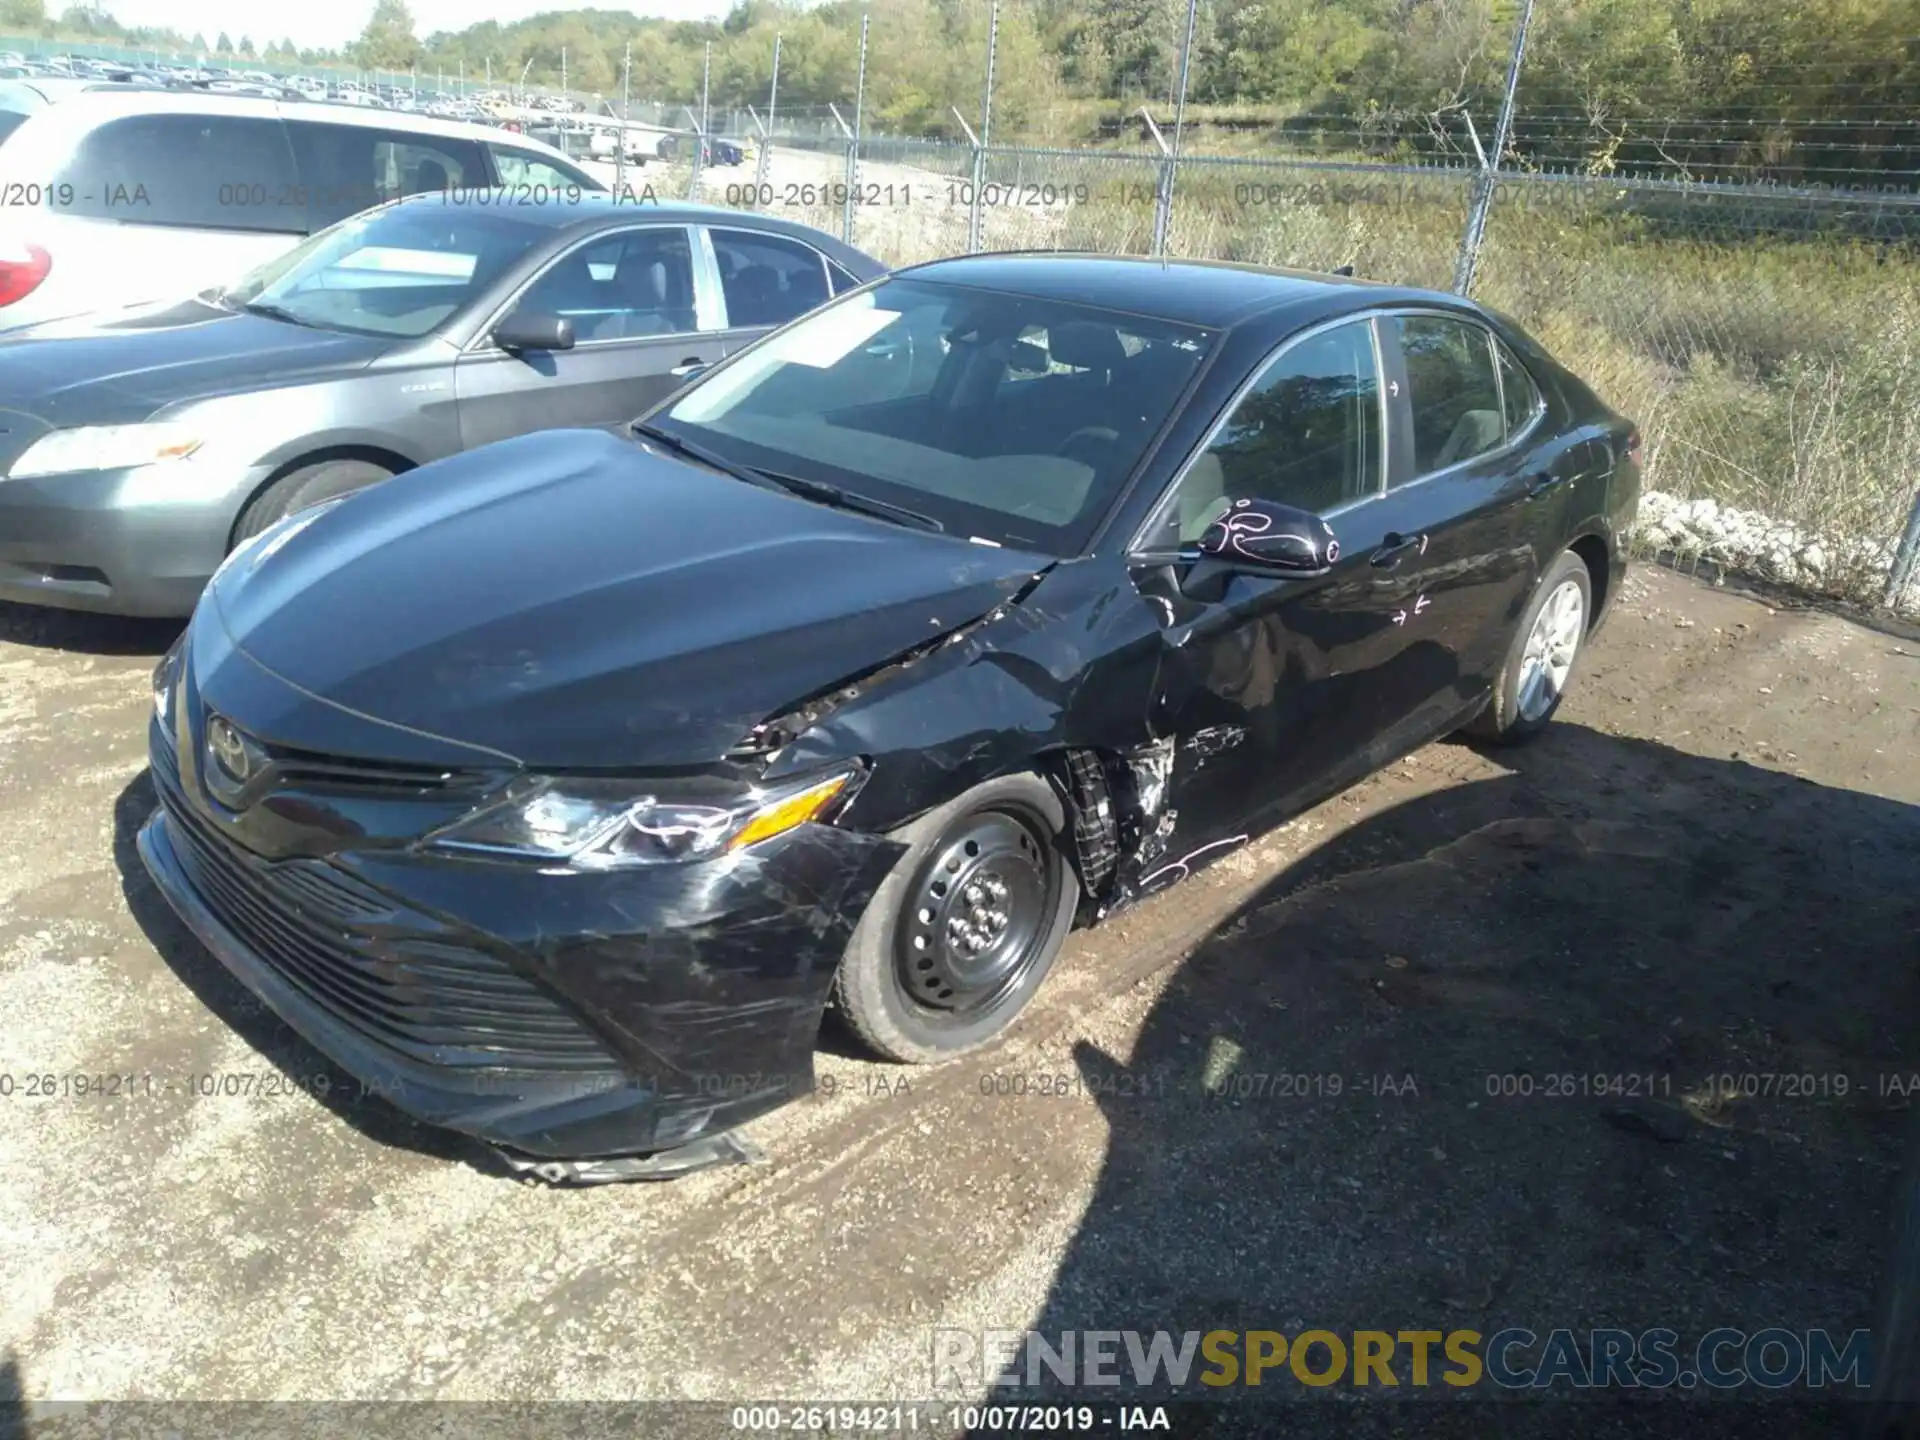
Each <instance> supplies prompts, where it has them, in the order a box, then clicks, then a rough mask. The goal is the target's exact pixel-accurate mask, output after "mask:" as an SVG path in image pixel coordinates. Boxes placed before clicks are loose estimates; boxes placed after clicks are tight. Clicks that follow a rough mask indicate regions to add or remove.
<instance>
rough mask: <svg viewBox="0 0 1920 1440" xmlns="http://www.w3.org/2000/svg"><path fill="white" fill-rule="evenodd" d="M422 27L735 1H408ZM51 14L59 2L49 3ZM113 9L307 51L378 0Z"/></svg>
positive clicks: (352, 29) (354, 28)
mask: <svg viewBox="0 0 1920 1440" xmlns="http://www.w3.org/2000/svg"><path fill="white" fill-rule="evenodd" d="M408 3H409V5H410V7H411V9H412V10H413V19H414V28H415V29H416V30H417V31H418V32H419V33H420V34H421V35H431V34H432V33H433V32H434V31H435V30H461V29H465V28H466V27H467V26H468V25H473V24H477V23H479V22H480V21H482V20H498V21H499V22H500V23H501V24H503V25H504V24H507V23H509V22H511V21H514V20H524V19H525V18H526V17H527V16H529V15H538V14H541V13H542V12H545V11H550V10H568V9H595V10H631V11H633V13H634V14H636V15H657V16H664V17H666V18H667V19H670V20H708V19H714V18H717V17H719V16H721V15H724V14H726V12H727V11H728V9H729V8H731V7H730V4H729V0H636V3H633V4H629V5H617V4H611V3H609V0H579V3H577V4H569V3H567V0H483V3H480V4H475V3H474V0H408ZM47 8H48V9H49V10H57V9H58V8H59V7H58V6H57V5H52V4H49V6H48V7H47ZM105 8H106V9H107V10H108V12H109V13H111V14H112V15H113V16H114V18H115V19H117V20H119V21H120V23H121V24H123V25H171V26H172V27H173V28H174V29H176V30H178V31H180V32H181V33H182V34H183V35H191V34H193V33H194V32H195V31H196V30H198V31H200V32H202V33H204V34H205V35H206V37H207V39H208V41H212V40H213V39H214V37H215V36H216V35H218V34H219V33H220V31H222V30H224V31H226V32H227V34H228V35H230V36H231V37H232V38H233V39H234V40H235V41H238V40H239V39H240V37H241V36H242V35H248V36H251V37H252V38H253V43H254V44H255V45H256V46H264V45H265V44H266V43H267V42H268V41H269V40H291V41H293V43H294V44H296V45H301V46H322V45H324V46H339V45H344V44H345V43H346V42H347V41H349V40H351V39H353V38H354V37H355V36H357V35H358V34H359V33H360V31H361V30H362V29H364V28H365V26H366V23H367V17H368V16H369V15H371V14H372V13H373V0H340V3H336V4H331V5H292V4H279V5H262V4H261V3H260V0H105Z"/></svg>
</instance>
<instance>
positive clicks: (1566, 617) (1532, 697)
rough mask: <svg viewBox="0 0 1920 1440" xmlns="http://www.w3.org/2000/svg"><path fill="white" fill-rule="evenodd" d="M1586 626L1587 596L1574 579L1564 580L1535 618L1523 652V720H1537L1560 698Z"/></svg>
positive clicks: (1521, 686) (1521, 701)
mask: <svg viewBox="0 0 1920 1440" xmlns="http://www.w3.org/2000/svg"><path fill="white" fill-rule="evenodd" d="M1586 626H1587V597H1586V593H1585V592H1584V591H1583V590H1582V589H1581V588H1580V585H1579V584H1578V583H1577V582H1576V581H1574V580H1571V579H1568V580H1563V581H1561V582H1560V584H1559V585H1558V586H1557V587H1556V588H1555V590H1554V592H1553V593H1552V594H1551V595H1549V596H1548V597H1547V603H1546V604H1544V605H1542V606H1541V607H1540V613H1539V614H1538V615H1536V616H1535V617H1534V621H1533V629H1532V630H1530V631H1528V632H1527V645H1526V648H1525V649H1524V650H1522V651H1521V652H1520V685H1519V694H1518V699H1519V711H1520V718H1521V719H1523V720H1528V721H1532V720H1538V719H1539V718H1540V717H1541V716H1542V715H1545V714H1546V713H1547V711H1548V710H1550V709H1552V708H1553V703H1554V701H1556V700H1558V699H1559V698H1560V692H1561V691H1562V690H1564V689H1565V688H1566V684H1567V676H1568V675H1569V674H1571V673H1572V671H1573V657H1574V656H1575V655H1576V654H1577V653H1578V652H1579V649H1580V640H1581V637H1582V636H1583V635H1585V634H1586Z"/></svg>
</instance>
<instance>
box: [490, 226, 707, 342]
mask: <svg viewBox="0 0 1920 1440" xmlns="http://www.w3.org/2000/svg"><path fill="white" fill-rule="evenodd" d="M520 303H521V304H522V305H523V306H525V307H527V308H528V309H530V310H541V311H545V312H546V313H548V314H551V315H564V316H566V317H567V318H569V319H570V320H572V321H573V334H574V342H575V343H576V344H581V345H584V344H586V343H588V342H589V341H593V340H635V339H644V338H645V337H647V336H649V335H679V334H686V333H688V332H690V331H693V330H696V329H698V328H699V321H698V319H697V318H696V315H695V311H694V298H693V246H692V243H691V241H690V239H689V237H688V234H687V232H686V231H685V230H683V229H681V228H680V227H678V226H673V225H662V226H658V227H655V228H653V229H647V230H628V231H623V232H621V233H619V234H615V235H609V236H607V237H606V238H605V239H603V240H598V241H595V242H593V243H591V244H588V245H585V246H582V247H581V248H580V249H578V250H575V251H572V252H571V253H569V254H566V255H562V256H561V257H560V258H559V259H558V260H556V261H554V262H553V264H552V265H551V266H550V267H548V269H547V272H546V273H545V274H544V275H542V276H541V277H540V278H539V279H538V280H536V281H534V282H533V284H532V285H531V286H530V287H529V288H528V290H527V292H526V294H525V296H524V297H522V299H521V301H520Z"/></svg>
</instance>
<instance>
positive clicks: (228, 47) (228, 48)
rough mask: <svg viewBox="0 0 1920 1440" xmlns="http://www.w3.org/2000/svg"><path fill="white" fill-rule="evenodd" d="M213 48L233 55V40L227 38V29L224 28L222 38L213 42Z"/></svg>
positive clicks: (221, 33) (220, 52)
mask: <svg viewBox="0 0 1920 1440" xmlns="http://www.w3.org/2000/svg"><path fill="white" fill-rule="evenodd" d="M213 48H214V50H215V51H216V52H217V53H219V54H221V55H231V54H232V53H233V41H231V40H229V39H228V38H227V32H226V31H224V30H222V31H221V32H220V38H219V39H218V40H216V41H214V42H213Z"/></svg>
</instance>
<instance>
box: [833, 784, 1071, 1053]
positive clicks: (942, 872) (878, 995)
mask: <svg viewBox="0 0 1920 1440" xmlns="http://www.w3.org/2000/svg"><path fill="white" fill-rule="evenodd" d="M1066 828H1067V826H1066V814H1065V811H1064V810H1063V808H1062V806H1061V803H1060V798H1059V796H1058V795H1056V794H1055V793H1054V790H1053V788H1052V787H1051V786H1049V785H1048V784H1047V783H1046V781H1044V780H1042V779H1041V778H1040V777H1039V776H1038V775H1033V774H1021V775H1008V776H1003V777H1001V778H1000V779H997V780H989V781H987V782H986V783H985V784H984V785H977V786H975V787H974V788H973V789H971V790H969V791H967V792H966V793H965V794H964V795H961V796H959V797H958V798H956V799H954V800H951V801H949V802H948V803H947V804H945V805H942V806H940V807H939V808H938V809H937V810H933V811H931V812H930V813H928V814H926V815H923V816H922V817H921V818H920V819H918V820H916V821H915V822H914V823H913V824H911V825H909V826H907V827H905V828H904V829H902V830H901V831H899V832H897V833H896V835H895V836H894V838H895V839H897V840H901V841H904V842H905V843H906V844H907V846H908V849H907V853H906V854H905V855H903V856H901V858H900V862H899V863H898V864H897V865H895V866H894V868H893V871H892V873H890V874H889V875H888V876H887V878H886V879H885V880H884V881H882V882H881V885H880V888H879V889H878V890H877V891H875V892H874V896H873V900H872V902H871V903H870V904H869V905H868V906H867V910H866V914H865V915H863V916H862V917H861V920H860V924H859V925H858V926H857V927H856V928H855V929H854V932H853V938H852V940H851V941H850V942H849V943H848V945H847V953H846V955H845V956H844V957H843V958H842V959H841V961H840V970H839V973H838V974H837V975H836V976H835V977H834V988H833V998H834V1003H835V1005H836V1006H837V1007H838V1009H839V1011H840V1013H841V1014H842V1015H843V1016H844V1017H845V1018H846V1021H847V1024H848V1025H849V1026H850V1027H851V1028H852V1030H853V1032H854V1034H855V1035H857V1036H859V1038H860V1040H861V1041H862V1042H863V1043H864V1044H865V1045H866V1046H867V1047H868V1048H869V1049H871V1050H873V1051H874V1052H875V1053H876V1054H878V1055H879V1056H881V1057H882V1058H884V1059H887V1060H895V1061H899V1062H902V1063H904V1064H909V1065H925V1064H931V1063H933V1062H935V1061H939V1060H947V1059H951V1058H952V1057H954V1056H956V1055H959V1054H962V1053H964V1052H966V1051H968V1050H972V1049H975V1048H976V1047H978V1046H980V1045H984V1044H985V1043H986V1042H987V1041H989V1040H991V1039H993V1038H994V1037H995V1036H996V1035H998V1034H1000V1033H1001V1032H1002V1031H1003V1030H1005V1029H1006V1028H1007V1026H1008V1025H1010V1024H1011V1023H1012V1022H1013V1020H1014V1018H1015V1017H1016V1016H1017V1015H1019V1014H1020V1012H1021V1011H1022V1010H1024V1009H1025V1008H1026V1005H1027V1002H1028V1001H1029V1000H1031V999H1032V998H1033V995H1034V992H1035V991H1037V990H1038V989H1039V988H1040V984H1041V982H1042V981H1044V980H1045V979H1046V978H1047V973H1048V972H1049V971H1050V970H1051V969H1052V968H1053V962H1054V959H1055V957H1056V956H1058V955H1059V953H1060V947H1061V945H1062V944H1063V943H1064V942H1065V940H1066V938H1067V932H1068V931H1069V930H1070V929H1072V928H1073V915H1074V910H1075V908H1076V906H1077V905H1078V904H1079V900H1080V887H1079V883H1078V881H1077V880H1076V879H1075V876H1074V872H1073V867H1072V866H1071V865H1069V864H1068V863H1067V858H1066V854H1067V852H1066V843H1067V841H1066Z"/></svg>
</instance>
